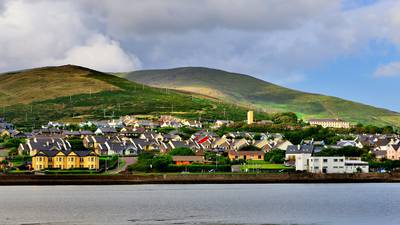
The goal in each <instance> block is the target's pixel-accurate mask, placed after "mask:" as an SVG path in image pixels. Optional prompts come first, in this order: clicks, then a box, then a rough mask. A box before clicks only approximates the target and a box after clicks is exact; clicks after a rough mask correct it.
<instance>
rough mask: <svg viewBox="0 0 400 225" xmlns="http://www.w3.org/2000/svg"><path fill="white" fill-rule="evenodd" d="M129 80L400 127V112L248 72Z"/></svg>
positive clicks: (174, 73)
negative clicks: (307, 90) (299, 88)
mask: <svg viewBox="0 0 400 225" xmlns="http://www.w3.org/2000/svg"><path fill="white" fill-rule="evenodd" d="M119 76H121V77H124V78H126V79H129V80H132V81H135V82H138V83H143V84H146V85H150V86H153V87H159V88H170V89H175V90H181V91H188V92H193V93H198V94H202V95H206V96H212V97H215V98H218V99H220V100H222V101H226V102H231V103H234V104H238V105H242V106H246V107H252V108H255V109H258V110H260V111H266V112H283V111H291V112H295V113H297V114H298V115H299V116H300V117H301V118H304V119H308V118H326V117H328V118H341V119H345V120H348V121H351V122H355V123H356V122H360V123H364V124H374V125H380V126H382V125H394V126H400V114H399V113H397V112H393V111H390V110H386V109H381V108H376V107H373V106H369V105H365V104H361V103H357V102H353V101H348V100H344V99H341V98H337V97H331V96H325V95H319V94H311V93H305V92H301V91H296V90H293V89H289V88H285V87H281V86H278V85H275V84H272V83H269V82H266V81H263V80H260V79H257V78H254V77H252V76H249V75H244V74H238V73H230V72H226V71H222V70H217V69H210V68H203V67H183V68H175V69H164V70H143V71H134V72H130V73H122V74H119Z"/></svg>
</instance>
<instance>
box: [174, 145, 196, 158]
mask: <svg viewBox="0 0 400 225" xmlns="http://www.w3.org/2000/svg"><path fill="white" fill-rule="evenodd" d="M168 154H169V155H171V156H174V155H182V156H185V155H195V153H194V152H193V150H192V149H190V148H185V147H180V148H174V149H172V150H171V151H170V152H169V153H168Z"/></svg>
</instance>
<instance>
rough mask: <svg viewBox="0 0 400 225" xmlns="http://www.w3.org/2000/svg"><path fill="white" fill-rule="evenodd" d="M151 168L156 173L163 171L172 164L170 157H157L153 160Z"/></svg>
mask: <svg viewBox="0 0 400 225" xmlns="http://www.w3.org/2000/svg"><path fill="white" fill-rule="evenodd" d="M151 163H152V167H153V169H155V170H157V171H165V170H166V169H167V168H168V165H169V164H171V163H172V157H171V156H169V155H159V156H156V157H154V158H153V160H152V162H151Z"/></svg>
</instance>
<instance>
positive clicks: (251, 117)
mask: <svg viewBox="0 0 400 225" xmlns="http://www.w3.org/2000/svg"><path fill="white" fill-rule="evenodd" d="M253 123H254V112H253V111H248V112H247V124H248V125H250V124H253Z"/></svg>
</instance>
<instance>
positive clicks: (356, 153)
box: [315, 146, 368, 157]
mask: <svg viewBox="0 0 400 225" xmlns="http://www.w3.org/2000/svg"><path fill="white" fill-rule="evenodd" d="M367 153H368V150H367V149H360V148H357V147H353V146H346V147H343V148H339V149H334V148H326V149H323V150H322V151H320V152H318V153H315V156H345V157H361V156H362V155H364V154H367Z"/></svg>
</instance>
